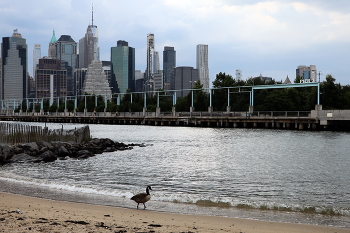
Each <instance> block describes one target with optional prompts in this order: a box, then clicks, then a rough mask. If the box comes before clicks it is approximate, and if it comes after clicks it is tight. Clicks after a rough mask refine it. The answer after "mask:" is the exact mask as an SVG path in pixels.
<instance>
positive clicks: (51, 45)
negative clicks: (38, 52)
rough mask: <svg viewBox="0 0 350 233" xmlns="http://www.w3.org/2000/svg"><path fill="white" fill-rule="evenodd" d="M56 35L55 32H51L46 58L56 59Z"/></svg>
mask: <svg viewBox="0 0 350 233" xmlns="http://www.w3.org/2000/svg"><path fill="white" fill-rule="evenodd" d="M56 42H57V39H56V35H55V30H53V31H52V37H51V40H50V43H49V49H48V57H49V58H56Z"/></svg>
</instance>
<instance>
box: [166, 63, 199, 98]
mask: <svg viewBox="0 0 350 233" xmlns="http://www.w3.org/2000/svg"><path fill="white" fill-rule="evenodd" d="M172 74H173V75H172V80H173V81H172V82H173V85H172V89H174V90H181V91H177V92H176V96H177V97H184V96H186V95H187V94H188V93H189V92H190V90H188V89H192V88H193V87H194V83H195V82H196V81H199V72H198V69H194V68H193V67H189V66H180V67H175V68H174V70H173V73H172Z"/></svg>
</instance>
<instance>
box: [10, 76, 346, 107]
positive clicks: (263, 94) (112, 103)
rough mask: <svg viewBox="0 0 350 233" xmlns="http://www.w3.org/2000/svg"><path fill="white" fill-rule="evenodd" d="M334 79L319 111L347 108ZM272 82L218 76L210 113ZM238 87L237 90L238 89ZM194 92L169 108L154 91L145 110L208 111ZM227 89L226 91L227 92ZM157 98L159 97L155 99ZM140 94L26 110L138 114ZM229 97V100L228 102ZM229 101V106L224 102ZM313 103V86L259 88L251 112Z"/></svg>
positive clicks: (166, 98) (241, 103)
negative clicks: (192, 109) (252, 87)
mask: <svg viewBox="0 0 350 233" xmlns="http://www.w3.org/2000/svg"><path fill="white" fill-rule="evenodd" d="M300 79H301V78H300V77H297V78H296V79H295V80H294V83H299V82H300ZM335 81H336V80H335V78H334V77H333V76H332V75H330V74H328V75H327V76H326V80H325V81H323V82H321V85H320V88H321V97H320V100H321V103H320V104H321V105H322V108H323V109H350V85H345V86H342V85H340V84H338V83H336V82H335ZM281 83H282V82H276V81H274V80H272V81H269V82H265V81H264V80H262V79H260V78H259V77H257V78H250V79H247V80H236V79H234V78H233V77H232V76H231V75H228V74H225V73H221V72H220V73H219V74H217V75H216V78H215V80H214V81H213V83H212V84H213V85H212V86H213V90H211V91H212V107H213V110H214V111H226V107H227V106H228V104H229V106H231V111H247V110H248V108H249V104H250V92H249V91H250V90H251V88H249V86H252V85H273V84H281ZM238 88H239V89H238ZM193 89H195V90H194V91H193V101H192V92H191V91H190V92H189V93H188V94H187V95H186V96H184V97H179V98H177V100H176V104H175V105H173V96H172V93H168V92H166V91H164V90H158V92H156V94H148V95H147V96H146V109H147V111H150V112H154V111H155V110H156V108H157V107H158V106H159V107H160V109H161V111H162V112H170V111H171V110H172V107H175V108H176V111H178V112H181V111H183V112H185V111H186V112H188V111H189V109H190V107H192V102H193V107H194V108H195V110H196V111H208V107H209V105H210V96H209V93H208V90H204V89H203V85H202V84H201V83H200V81H197V82H195V83H194V87H193ZM228 89H229V90H228ZM228 92H229V93H230V94H229V97H228ZM158 95H159V97H158ZM144 97H145V96H144V94H142V93H130V91H128V92H127V93H126V94H124V95H120V94H119V96H118V94H114V95H113V98H112V99H111V100H109V99H108V100H107V108H106V103H105V98H104V96H101V95H97V96H96V95H89V96H86V97H83V98H80V99H78V102H77V108H76V109H74V107H75V100H67V102H66V103H65V102H64V100H61V101H60V102H59V104H58V103H57V102H55V103H53V104H52V105H51V106H50V102H49V100H48V99H47V100H44V101H43V104H41V103H36V104H33V103H32V104H30V106H29V107H28V110H29V111H32V110H33V108H35V111H37V112H39V111H40V108H41V105H43V109H44V111H45V112H56V111H59V112H63V111H64V109H65V108H67V109H68V111H69V112H73V111H74V110H76V111H77V112H83V111H84V109H85V107H86V109H87V111H89V112H92V111H96V112H103V111H105V110H106V111H107V112H141V111H143V107H144V104H145V103H144V102H145V100H144ZM228 98H229V99H228ZM228 101H229V103H228ZM316 104H317V87H305V88H284V89H262V90H255V91H254V111H310V110H313V109H315V105H316ZM20 109H22V110H26V109H27V106H26V103H25V102H23V104H22V106H19V108H18V109H17V111H19V110H20Z"/></svg>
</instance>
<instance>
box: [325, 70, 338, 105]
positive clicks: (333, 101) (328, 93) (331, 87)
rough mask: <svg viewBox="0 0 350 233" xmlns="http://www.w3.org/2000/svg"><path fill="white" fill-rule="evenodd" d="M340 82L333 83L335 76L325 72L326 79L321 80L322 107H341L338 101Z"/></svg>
mask: <svg viewBox="0 0 350 233" xmlns="http://www.w3.org/2000/svg"><path fill="white" fill-rule="evenodd" d="M340 89H341V86H340V84H339V85H338V84H335V78H333V76H332V75H331V74H327V76H326V81H324V82H322V85H321V92H322V101H323V103H322V106H323V108H324V109H341V103H340Z"/></svg>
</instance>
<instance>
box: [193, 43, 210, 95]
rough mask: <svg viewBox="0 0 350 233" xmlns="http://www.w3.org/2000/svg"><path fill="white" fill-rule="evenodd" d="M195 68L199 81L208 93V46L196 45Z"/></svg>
mask: <svg viewBox="0 0 350 233" xmlns="http://www.w3.org/2000/svg"><path fill="white" fill-rule="evenodd" d="M196 58H197V59H196V64H197V66H196V68H197V69H198V74H199V80H200V81H201V84H202V85H203V88H204V90H205V91H206V92H209V67H208V45H204V44H199V45H197V56H196Z"/></svg>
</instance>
